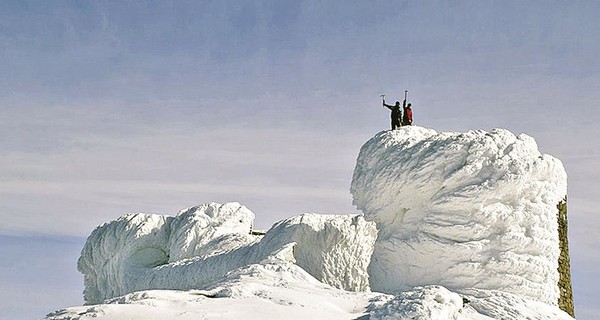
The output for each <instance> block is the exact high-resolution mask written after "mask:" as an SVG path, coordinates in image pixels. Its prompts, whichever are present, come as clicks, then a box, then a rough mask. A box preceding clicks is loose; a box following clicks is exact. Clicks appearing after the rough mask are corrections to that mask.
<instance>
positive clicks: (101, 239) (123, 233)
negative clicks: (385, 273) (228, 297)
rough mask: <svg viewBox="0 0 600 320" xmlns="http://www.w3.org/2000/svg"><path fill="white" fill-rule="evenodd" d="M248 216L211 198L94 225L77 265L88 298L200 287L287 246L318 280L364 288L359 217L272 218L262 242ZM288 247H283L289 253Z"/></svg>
mask: <svg viewBox="0 0 600 320" xmlns="http://www.w3.org/2000/svg"><path fill="white" fill-rule="evenodd" d="M253 219H254V214H253V213H252V212H251V211H250V210H248V209H247V208H246V207H244V206H242V205H240V204H239V203H227V204H224V205H220V204H216V203H210V204H206V205H202V206H198V207H192V208H188V209H185V210H182V211H181V212H180V213H179V214H178V215H177V216H175V217H169V216H162V215H152V214H142V213H139V214H129V215H125V216H123V217H121V218H119V219H117V220H115V221H112V222H109V223H107V224H104V225H102V226H100V227H98V228H97V229H96V230H94V231H93V232H92V234H91V235H90V236H89V238H88V240H87V241H86V244H85V246H84V248H83V250H82V254H81V257H80V259H79V262H78V269H79V270H80V271H81V272H82V273H83V274H84V284H85V291H84V298H85V300H86V302H87V303H99V302H101V301H103V300H105V299H109V298H113V297H117V296H121V295H124V294H127V293H131V292H134V291H141V290H151V289H182V290H185V289H201V288H205V287H207V286H209V285H210V284H211V283H213V282H214V281H216V280H218V279H220V278H221V277H223V275H224V274H226V273H227V272H229V271H232V270H235V269H238V268H240V267H244V266H247V265H250V264H257V263H261V262H262V261H267V260H268V259H269V257H272V256H273V255H274V254H275V253H276V252H280V251H281V250H282V248H285V247H287V246H292V247H293V248H294V250H293V251H294V252H295V257H294V258H293V260H294V262H296V263H297V265H298V266H300V267H303V268H305V269H306V271H307V272H309V273H310V274H312V275H313V276H314V277H315V278H317V279H318V280H320V281H322V282H323V283H326V284H329V285H332V286H334V287H337V288H341V289H345V290H349V291H366V290H369V286H368V283H369V282H368V273H367V267H368V264H369V261H370V256H371V253H372V252H373V245H374V242H375V239H376V236H377V231H376V229H375V224H374V223H372V222H366V221H365V220H364V219H363V218H362V217H360V216H343V215H339V216H334V215H314V214H305V215H301V216H299V217H294V218H290V219H287V220H284V221H282V222H279V223H278V224H276V225H275V227H274V228H272V229H271V230H269V231H268V232H267V234H266V235H265V237H264V239H263V240H262V241H261V239H260V237H259V236H254V235H251V230H252V223H253ZM291 250H292V249H290V251H291Z"/></svg>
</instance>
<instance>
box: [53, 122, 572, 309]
mask: <svg viewBox="0 0 600 320" xmlns="http://www.w3.org/2000/svg"><path fill="white" fill-rule="evenodd" d="M351 192H352V195H353V197H354V203H355V205H356V206H357V207H358V208H359V209H360V210H362V211H363V213H364V216H351V215H316V214H303V215H299V216H295V217H292V218H289V219H285V220H282V221H280V222H278V223H276V224H275V225H274V226H273V227H272V228H271V229H270V230H268V231H267V232H266V234H264V235H263V236H258V235H255V234H256V233H255V232H252V223H253V220H254V214H253V213H252V212H251V211H250V210H248V209H247V208H246V207H244V206H242V205H241V204H239V203H227V204H223V205H221V204H216V203H209V204H205V205H201V206H197V207H191V208H188V209H185V210H182V211H180V212H179V213H178V214H177V215H176V216H164V215H153V214H143V213H138V214H129V215H125V216H123V217H121V218H119V219H117V220H115V221H112V222H109V223H106V224H104V225H102V226H100V227H98V228H97V229H96V230H94V231H93V232H92V234H91V235H90V236H89V237H88V240H87V242H86V244H85V247H84V248H83V250H82V254H81V258H80V259H79V262H78V268H79V270H80V271H81V272H82V273H83V274H84V282H85V293H84V295H85V300H86V302H87V303H88V304H96V303H102V304H98V305H94V306H86V307H74V308H68V309H63V310H58V311H56V312H54V313H52V314H50V315H48V317H47V319H49V320H67V319H68V320H76V319H87V318H91V317H93V318H97V319H111V320H121V319H123V320H125V319H131V318H136V319H181V320H187V319H190V320H191V319H197V318H199V317H202V318H207V319H239V318H245V319H264V318H286V319H309V318H311V319H312V318H319V319H366V318H369V319H422V320H427V319H436V320H438V319H454V320H482V319H540V320H557V319H561V320H567V319H573V318H572V317H571V316H570V315H569V314H567V313H566V312H564V311H562V310H565V311H567V312H570V313H571V315H572V314H573V310H572V305H571V308H564V307H563V306H562V305H560V303H559V302H558V300H559V299H558V298H559V295H560V296H561V298H564V299H563V300H569V299H570V298H569V297H570V296H568V295H564V292H566V291H568V290H565V289H564V288H566V287H569V288H570V280H569V278H568V277H562V278H561V279H562V280H559V271H558V270H557V269H559V268H558V267H559V260H563V261H564V260H565V259H567V260H568V253H567V252H566V249H567V247H568V245H567V242H566V240H564V239H563V240H560V239H561V238H560V237H562V238H566V210H565V209H566V206H565V204H564V203H562V204H561V206H559V207H560V208H562V209H561V210H562V211H557V210H558V208H557V204H558V203H559V202H560V201H561V200H562V199H563V198H564V196H565V195H566V173H565V171H564V168H563V166H562V164H561V163H560V161H558V160H557V159H555V158H553V157H551V156H548V155H544V154H541V153H540V152H539V151H538V149H537V146H536V143H535V141H534V140H533V139H532V138H530V137H528V136H526V135H520V136H515V135H513V134H512V133H510V132H508V131H506V130H493V131H491V132H484V131H469V132H466V133H437V132H435V131H433V130H429V129H424V128H420V127H403V128H401V129H400V130H395V131H386V132H380V133H378V134H377V135H376V136H375V137H373V138H372V139H371V140H369V141H368V142H367V143H366V144H365V145H364V146H363V147H362V149H361V151H360V154H359V157H358V160H357V164H356V168H355V171H354V176H353V181H352V186H351ZM557 215H558V216H557ZM560 219H562V220H560ZM559 221H561V223H560V224H559ZM561 225H563V226H562V227H561ZM557 229H559V230H561V236H560V237H559V232H558V230H557ZM561 241H562V242H561ZM559 244H562V245H561V246H559ZM559 247H560V249H559ZM561 250H562V254H563V256H562V258H559V251H561ZM561 266H562V268H560V269H561V271H560V274H561V275H564V273H565V272H567V273H568V272H569V268H568V264H564V263H563V264H562V265H561ZM561 283H562V284H561ZM565 283H567V284H565ZM559 286H562V287H561V288H563V289H562V290H560V289H559ZM156 289H161V290H156ZM165 289H174V290H176V291H173V290H165ZM342 289H343V290H342ZM370 289H373V290H375V291H382V292H384V293H377V292H370ZM559 291H560V292H559ZM561 292H562V293H561ZM559 307H560V308H559ZM561 308H562V310H561Z"/></svg>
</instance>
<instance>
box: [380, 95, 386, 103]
mask: <svg viewBox="0 0 600 320" xmlns="http://www.w3.org/2000/svg"><path fill="white" fill-rule="evenodd" d="M381 100H382V101H383V102H384V103H385V94H382V95H381Z"/></svg>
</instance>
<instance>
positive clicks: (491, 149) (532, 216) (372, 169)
mask: <svg viewBox="0 0 600 320" xmlns="http://www.w3.org/2000/svg"><path fill="white" fill-rule="evenodd" d="M566 189H567V186H566V173H565V171H564V168H563V166H562V164H561V162H560V161H559V160H557V159H555V158H553V157H551V156H548V155H543V154H541V153H540V152H539V151H538V148H537V145H536V143H535V141H534V140H533V139H532V138H531V137H529V136H526V135H520V136H515V135H513V134H512V133H510V132H509V131H506V130H493V131H491V132H484V131H469V132H467V133H437V132H435V131H433V130H429V129H424V128H420V127H403V128H402V129H400V130H395V131H386V132H380V133H379V134H377V135H376V136H375V137H373V138H372V139H371V140H369V141H368V142H367V143H366V144H365V145H364V146H363V147H362V149H361V151H360V154H359V156H358V160H357V164H356V168H355V171H354V176H353V181H352V186H351V192H352V195H353V198H354V204H355V205H356V206H357V207H358V208H359V209H360V210H362V211H363V213H364V214H365V219H367V220H371V221H375V222H376V223H377V226H378V230H379V238H378V240H377V242H376V245H375V251H374V253H373V257H372V261H371V265H370V267H369V274H370V279H371V287H372V289H373V290H377V291H383V292H398V291H404V290H409V289H411V288H413V287H415V286H423V285H430V284H436V285H443V286H445V287H448V288H450V289H454V290H456V291H461V290H463V289H465V288H478V289H490V290H500V291H504V292H508V293H513V294H517V295H521V296H523V297H525V298H529V299H532V300H536V301H541V302H544V303H548V304H551V305H556V303H557V301H558V296H559V292H558V286H557V282H558V271H557V267H558V255H559V245H558V233H557V227H558V225H557V218H556V215H557V209H556V205H557V204H558V202H559V201H560V200H561V199H563V198H564V197H565V196H566V191H567V190H566Z"/></svg>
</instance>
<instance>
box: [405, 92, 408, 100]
mask: <svg viewBox="0 0 600 320" xmlns="http://www.w3.org/2000/svg"><path fill="white" fill-rule="evenodd" d="M407 98H408V90H404V101H406V99H407Z"/></svg>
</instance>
